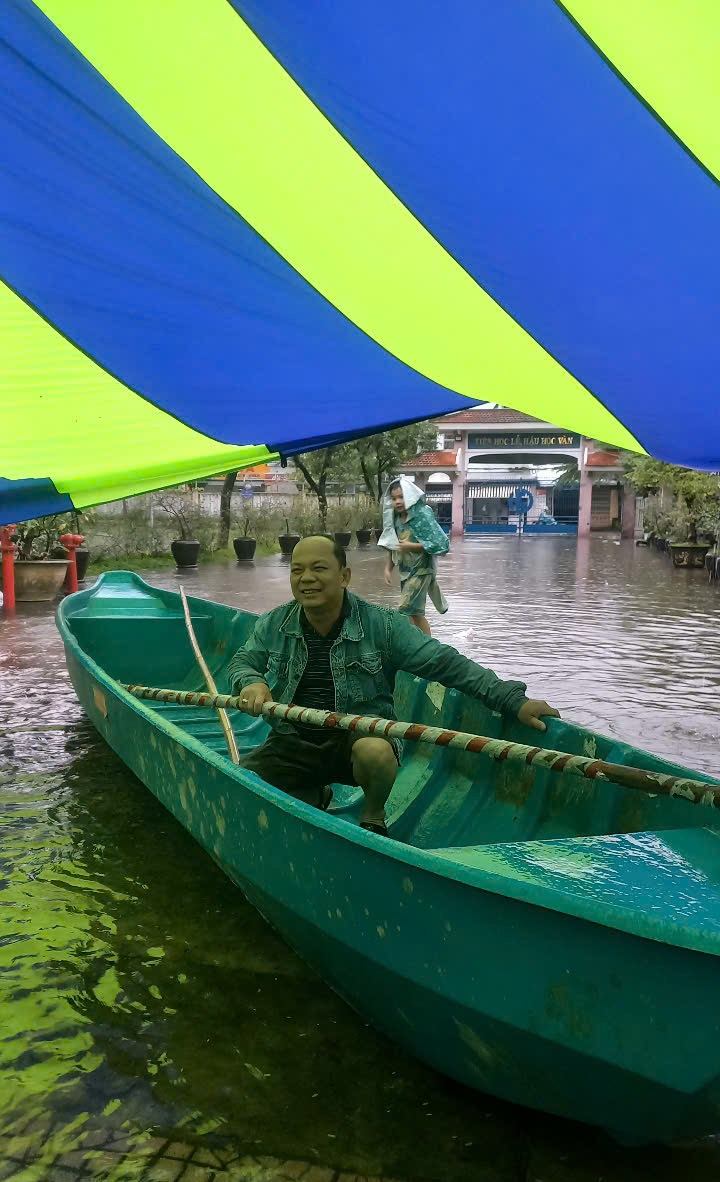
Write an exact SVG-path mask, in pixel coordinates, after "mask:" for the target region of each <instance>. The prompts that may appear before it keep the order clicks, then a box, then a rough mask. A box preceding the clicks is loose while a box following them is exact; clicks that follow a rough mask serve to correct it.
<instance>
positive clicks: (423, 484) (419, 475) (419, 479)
mask: <svg viewBox="0 0 720 1182" xmlns="http://www.w3.org/2000/svg"><path fill="white" fill-rule="evenodd" d="M431 475H432V473H430V472H415V474H414V479H415V483H416V485H417V486H418V488H422V489H423V490H424V489H425V488H427V482H428V480H429V479H430V476H431Z"/></svg>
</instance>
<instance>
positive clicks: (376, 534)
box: [373, 526, 383, 542]
mask: <svg viewBox="0 0 720 1182" xmlns="http://www.w3.org/2000/svg"><path fill="white" fill-rule="evenodd" d="M382 532H383V531H382V530H381V529H378V528H377V526H376V527H375V529H374V530H373V537H374V538H375V541H376V542H379V541H380V538H381V537H382Z"/></svg>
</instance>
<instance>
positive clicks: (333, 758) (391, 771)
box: [228, 537, 558, 835]
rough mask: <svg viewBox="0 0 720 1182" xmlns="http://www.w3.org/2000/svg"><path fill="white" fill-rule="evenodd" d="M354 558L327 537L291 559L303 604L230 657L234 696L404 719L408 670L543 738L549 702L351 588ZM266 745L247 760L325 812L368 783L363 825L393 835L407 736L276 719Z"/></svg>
mask: <svg viewBox="0 0 720 1182" xmlns="http://www.w3.org/2000/svg"><path fill="white" fill-rule="evenodd" d="M349 583H350V569H349V567H348V565H347V560H346V557H345V551H344V550H343V549H342V547H341V546H339V545H338V544H337V543H336V542H333V541H332V540H331V539H330V538H326V537H310V538H304V539H303V540H302V541H300V542H298V544H297V546H296V547H295V549H294V551H293V555H292V565H291V567H290V587H291V589H292V593H293V596H294V602H293V603H286V604H283V605H282V607H276V608H274V609H273V610H272V611H269V612H265V613H264V615H261V616H260V617H259V618H258V619H257V621H256V623H255V627H254V628H253V631H252V633H251V635H250V636H249V637H248V640H247V642H246V643H245V644H244V645H243V647H242V648H240V649H238V651H237V653H236V654H235V656H234V657H233V658H232V660H231V661H230V664H229V667H228V677H229V679H230V684H231V686H232V692H233V693H234V694H236V695H238V697H239V698H240V704H241V708H242V709H243V710H245V711H246V712H247V713H248V714H255V715H257V714H260V712H261V710H262V707H263V705H264V704H265V702H269V701H272V700H273V699H274V700H275V701H279V702H284V703H292V704H294V705H296V706H308V707H314V708H315V709H317V710H337V711H340V712H341V713H349V714H370V715H376V716H380V717H383V718H395V712H394V703H393V689H394V685H395V675H396V674H397V673H398V672H400V671H401V670H404V671H405V672H406V673H412V674H415V675H417V676H418V677H424V678H427V680H428V681H439V682H440V683H441V684H442V685H445V686H449V687H451V688H453V689H458V690H461V691H462V692H463V693H465V694H468V695H469V696H470V697H473V698H479V699H480V700H481V701H482V702H485V703H486V705H488V706H490V707H491V708H492V709H494V710H499V711H501V712H502V713H503V714H506V715H508V716H510V717H515V718H518V719H519V720H520V721H521V722H523V723H525V724H526V725H527V726H532V727H535V728H536V729H537V730H545V724H544V723H543V722H542V716H543V715H548V714H549V715H554V716H555V717H558V711H557V710H554V709H553V708H552V706H549V705H548V703H547V702H541V701H536V700H533V699H530V698H527V697H526V696H525V688H526V687H525V684H524V683H523V682H521V681H501V680H500V678H499V677H497V676H496V674H495V673H493V672H492V671H491V670H490V669H484V668H483V666H482V665H478V664H476V663H475V661H471V660H469V659H468V658H467V657H463V656H461V654H460V653H459V652H457V651H456V650H455V649H454V648H451V647H450V645H447V644H441V643H440V641H439V640H434V639H433V638H432V637H430V636H425V635H424V634H423V633H422V632H421V631H420V629H419V628H416V627H414V626H413V625H412V624H411V623H410V620H409V619H408V617H407V615H406V614H404V613H402V612H397V611H394V610H393V609H392V608H389V607H378V606H376V605H375V604H371V603H367V602H366V601H365V600H364V599H361V598H360V597H359V596H357V595H353V594H352V593H351V592H350V591H348V584H349ZM272 727H273V729H272V732H271V734H270V736H269V738H268V739H267V740H266V742H265V743H263V744H262V746H260V747H257V748H255V750H254V751H252V752H251V753H250V754H249V755H248V756H246V757H245V758H244V759H243V760H242V765H243V766H244V767H246V768H249V769H250V770H252V771H254V772H256V773H257V774H258V775H259V776H261V777H262V779H263V780H266V781H267V783H269V784H273V785H274V786H275V787H276V788H280V789H282V791H284V792H289V793H290V794H291V795H292V796H295V797H296V798H298V799H299V800H304V801H306V802H307V803H308V804H312V805H315V806H316V807H317V808H327V806H328V804H329V803H330V799H331V795H332V794H331V791H330V788H329V787H328V785H329V784H332V783H338V784H355V785H359V786H360V787H361V788H362V790H363V793H364V796H365V803H364V810H363V815H362V818H361V825H362V827H363V828H364V829H369V830H371V831H372V832H374V833H379V834H383V835H384V834H386V833H387V829H386V827H385V802H386V801H387V798H388V796H389V795H390V790H391V788H392V786H393V784H394V782H395V776H396V775H397V770H398V761H399V758H400V754H401V750H402V747H401V744H400V742H399V741H398V740H397V739H386V738H381V737H366V736H364V737H356V736H355V735H353V734H352V733H351V732H347V731H328V730H324V729H322V728H320V727H313V726H309V725H303V724H302V723H289V722H287V721H285V720H283V719H273V720H272Z"/></svg>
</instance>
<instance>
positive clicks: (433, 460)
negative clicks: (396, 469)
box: [401, 451, 457, 468]
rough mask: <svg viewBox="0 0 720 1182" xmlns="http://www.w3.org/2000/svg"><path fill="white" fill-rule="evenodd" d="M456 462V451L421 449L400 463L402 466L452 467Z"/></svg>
mask: <svg viewBox="0 0 720 1182" xmlns="http://www.w3.org/2000/svg"><path fill="white" fill-rule="evenodd" d="M456 463H457V452H454V451H421V452H420V454H419V455H417V456H413V457H412V459H411V460H406V461H405V463H404V464H402V465H401V467H403V468H454V467H455V465H456Z"/></svg>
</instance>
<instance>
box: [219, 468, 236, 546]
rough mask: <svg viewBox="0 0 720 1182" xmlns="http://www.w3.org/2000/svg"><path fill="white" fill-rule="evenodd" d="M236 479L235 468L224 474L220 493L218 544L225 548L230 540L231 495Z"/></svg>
mask: <svg viewBox="0 0 720 1182" xmlns="http://www.w3.org/2000/svg"><path fill="white" fill-rule="evenodd" d="M236 480H237V469H236V468H235V469H233V471H232V472H227V473H226V474H225V479H224V480H223V486H222V492H221V493H220V530H219V532H218V546H219V547H220V549H221V550H226V549H227V546H228V543H229V541H230V517H231V509H232V495H233V490H234V488H235V481H236Z"/></svg>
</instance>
